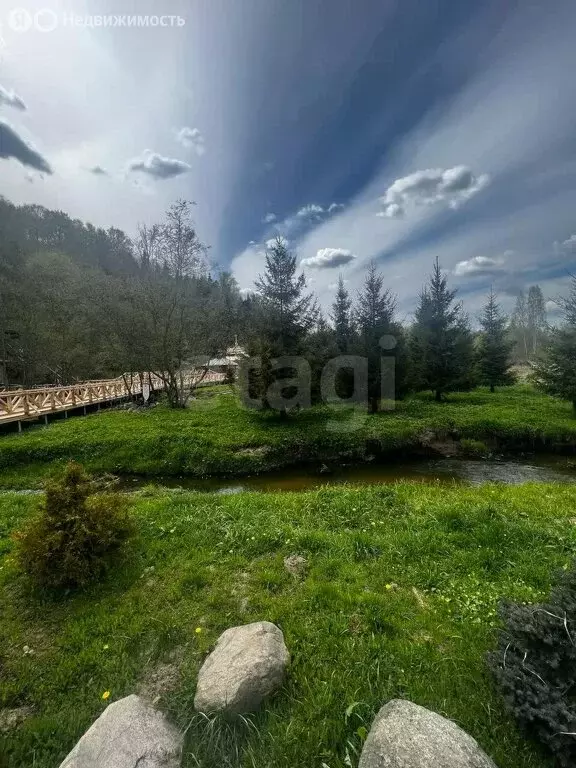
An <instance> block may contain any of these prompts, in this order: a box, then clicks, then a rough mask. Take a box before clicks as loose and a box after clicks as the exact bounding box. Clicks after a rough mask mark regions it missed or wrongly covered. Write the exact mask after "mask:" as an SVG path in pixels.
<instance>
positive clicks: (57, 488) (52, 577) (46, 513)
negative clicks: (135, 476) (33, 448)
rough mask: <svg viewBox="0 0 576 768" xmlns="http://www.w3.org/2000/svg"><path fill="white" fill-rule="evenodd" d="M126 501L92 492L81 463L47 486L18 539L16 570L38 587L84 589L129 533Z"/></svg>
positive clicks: (100, 573)
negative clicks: (36, 513) (18, 567)
mask: <svg viewBox="0 0 576 768" xmlns="http://www.w3.org/2000/svg"><path fill="white" fill-rule="evenodd" d="M133 530H134V528H133V524H132V521H131V519H130V516H129V515H128V511H127V505H126V500H125V498H124V497H123V496H121V495H119V494H113V493H95V488H94V484H93V482H92V481H91V479H90V477H89V476H88V475H87V474H86V472H85V471H84V469H83V467H82V466H81V465H80V464H76V463H74V462H71V463H70V464H68V466H67V467H66V470H65V471H64V474H63V475H62V477H61V478H58V479H57V480H52V481H49V482H48V483H47V484H46V497H45V500H44V504H43V507H42V510H41V513H40V515H39V516H38V517H37V518H35V519H34V520H33V521H32V522H31V523H30V525H29V526H28V527H27V528H26V529H25V530H24V531H23V532H21V533H20V534H17V540H18V550H17V551H18V558H19V562H20V565H21V567H22V569H23V570H24V572H25V573H27V574H28V575H29V576H30V577H31V578H32V579H33V581H34V582H35V584H36V585H37V586H39V587H41V588H48V589H58V588H65V587H68V588H74V587H83V586H86V585H87V584H88V583H90V582H92V581H97V580H98V579H100V578H102V577H103V576H104V575H105V573H106V571H107V570H108V569H109V567H110V565H111V564H112V561H113V560H114V558H115V557H117V556H118V555H119V553H120V551H121V550H122V548H123V545H124V544H125V543H126V541H127V540H128V539H129V538H130V536H131V535H132V533H133Z"/></svg>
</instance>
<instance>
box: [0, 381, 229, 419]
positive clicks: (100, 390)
mask: <svg viewBox="0 0 576 768" xmlns="http://www.w3.org/2000/svg"><path fill="white" fill-rule="evenodd" d="M184 378H185V381H187V382H188V383H189V384H197V383H198V382H200V383H201V384H216V383H220V382H222V381H224V379H225V375H224V374H223V373H220V372H218V371H210V370H209V371H208V372H205V371H193V370H192V371H187V372H186V373H185V376H184ZM143 384H147V385H149V386H152V388H153V389H155V390H160V389H164V386H165V383H164V380H163V379H162V378H161V377H160V376H157V375H156V374H148V373H146V374H142V375H140V374H138V373H125V374H124V375H123V376H119V377H118V378H116V379H104V380H101V381H87V382H80V383H78V384H69V385H66V386H60V387H34V388H33V389H8V390H3V391H0V423H3V422H9V421H23V420H26V419H34V418H39V417H41V416H48V415H50V414H51V413H58V412H59V411H68V410H72V409H74V408H81V407H82V406H89V405H93V404H96V403H106V402H111V401H114V400H121V399H123V398H126V397H131V396H133V395H139V394H141V393H142V385H143Z"/></svg>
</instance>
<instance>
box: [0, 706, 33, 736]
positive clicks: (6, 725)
mask: <svg viewBox="0 0 576 768" xmlns="http://www.w3.org/2000/svg"><path fill="white" fill-rule="evenodd" d="M32 714H33V709H32V707H16V709H0V733H8V731H12V730H13V729H14V728H18V726H19V725H21V724H22V723H23V722H24V720H27V719H28V718H29V717H30V716H31V715H32Z"/></svg>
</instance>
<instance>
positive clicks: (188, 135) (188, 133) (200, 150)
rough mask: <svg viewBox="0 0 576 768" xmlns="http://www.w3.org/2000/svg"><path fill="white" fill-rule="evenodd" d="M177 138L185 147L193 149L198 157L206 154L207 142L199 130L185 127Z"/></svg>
mask: <svg viewBox="0 0 576 768" xmlns="http://www.w3.org/2000/svg"><path fill="white" fill-rule="evenodd" d="M176 138H177V140H178V141H179V142H180V144H182V146H183V147H186V148H187V149H193V150H194V151H195V152H196V154H197V155H203V154H204V152H206V142H205V140H204V136H203V135H202V134H201V133H200V131H199V130H198V128H188V127H187V126H184V128H180V130H179V131H178V133H177V135H176Z"/></svg>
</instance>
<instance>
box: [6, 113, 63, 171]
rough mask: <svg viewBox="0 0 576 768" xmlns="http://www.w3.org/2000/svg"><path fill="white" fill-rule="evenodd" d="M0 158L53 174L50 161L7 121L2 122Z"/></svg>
mask: <svg viewBox="0 0 576 768" xmlns="http://www.w3.org/2000/svg"><path fill="white" fill-rule="evenodd" d="M0 158H4V159H5V160H7V159H9V158H14V159H15V160H18V162H19V163H22V165H25V166H28V167H29V168H34V170H36V171H41V172H42V173H48V174H51V173H52V168H51V167H50V163H49V162H48V160H47V159H46V158H45V157H44V156H43V155H41V154H40V152H39V151H38V150H37V149H35V148H34V147H33V146H32V144H29V143H28V142H27V141H25V140H24V139H23V138H22V137H21V136H20V135H19V134H18V132H17V131H16V129H15V128H14V127H13V126H11V125H10V123H7V122H6V121H5V120H0Z"/></svg>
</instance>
